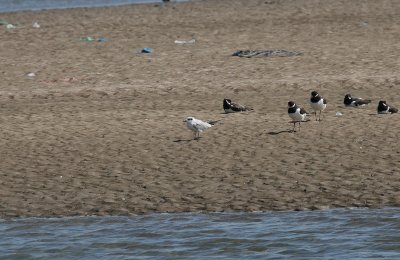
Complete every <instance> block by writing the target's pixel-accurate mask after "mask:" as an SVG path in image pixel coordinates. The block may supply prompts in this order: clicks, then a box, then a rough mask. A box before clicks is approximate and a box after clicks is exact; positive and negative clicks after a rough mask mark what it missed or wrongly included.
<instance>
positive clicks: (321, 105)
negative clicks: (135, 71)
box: [310, 91, 326, 121]
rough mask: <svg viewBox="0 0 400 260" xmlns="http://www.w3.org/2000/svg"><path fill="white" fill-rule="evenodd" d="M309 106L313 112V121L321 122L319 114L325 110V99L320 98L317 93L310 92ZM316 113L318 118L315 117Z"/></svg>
mask: <svg viewBox="0 0 400 260" xmlns="http://www.w3.org/2000/svg"><path fill="white" fill-rule="evenodd" d="M310 105H311V108H312V109H313V110H314V112H315V120H318V121H321V113H322V111H324V109H325V108H326V99H325V98H323V97H322V96H320V94H318V92H317V91H313V92H311V98H310ZM318 111H319V116H318V117H317V112H318Z"/></svg>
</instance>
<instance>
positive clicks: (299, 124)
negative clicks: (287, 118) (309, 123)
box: [299, 121, 301, 132]
mask: <svg viewBox="0 0 400 260" xmlns="http://www.w3.org/2000/svg"><path fill="white" fill-rule="evenodd" d="M300 124H301V121H299V132H300Z"/></svg>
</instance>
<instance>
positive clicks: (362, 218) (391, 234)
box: [0, 208, 400, 259]
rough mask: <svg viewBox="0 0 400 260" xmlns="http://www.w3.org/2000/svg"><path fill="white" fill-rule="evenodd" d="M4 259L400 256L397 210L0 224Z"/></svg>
mask: <svg viewBox="0 0 400 260" xmlns="http://www.w3.org/2000/svg"><path fill="white" fill-rule="evenodd" d="M0 234H1V236H0V259H146V258H147V259H210V258H218V259H282V258H294V259H309V258H310V257H320V258H321V259H340V258H344V259H350V258H351V259H355V258H356V259H361V258H382V257H386V258H389V259H399V258H400V209H399V208H386V209H335V210H323V211H303V212H266V213H211V214H201V213H184V214H180V213H179V214H178V213H176V214H151V215H143V216H129V217H111V216H108V217H68V218H51V219H44V218H26V219H15V220H2V221H0Z"/></svg>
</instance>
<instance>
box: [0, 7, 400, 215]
mask: <svg viewBox="0 0 400 260" xmlns="http://www.w3.org/2000/svg"><path fill="white" fill-rule="evenodd" d="M399 13H400V1H396V0H382V1H376V0H353V1H328V0H296V1H294V0H263V1H259V0H218V1H211V0H210V1H197V2H190V3H181V4H173V3H171V4H165V5H132V6H124V7H113V8H90V9H70V10H52V11H42V12H18V13H8V14H1V15H0V19H3V20H7V21H9V22H11V23H19V24H20V26H19V27H18V28H15V29H9V30H7V29H6V28H5V27H4V26H2V27H0V39H1V41H0V75H1V76H0V79H1V80H0V104H1V113H0V123H1V127H0V136H1V138H0V158H1V160H0V185H1V189H0V216H2V217H15V216H63V215H86V214H96V215H104V214H131V213H146V212H182V211H264V210H286V209H289V210H303V209H323V208H330V207H364V206H366V207H384V206H399V205H400V171H399V169H400V158H399V155H400V147H399V145H398V140H399V137H400V131H399V126H400V122H399V116H398V115H397V114H394V115H376V106H377V104H378V101H379V100H381V99H385V100H387V101H388V103H390V104H393V105H394V106H397V107H400V90H399V88H400V75H399V68H400V58H399V53H400V15H399ZM34 21H38V23H39V24H40V25H41V28H32V26H31V25H32V23H33V22H34ZM84 36H92V37H94V38H99V37H105V38H107V40H108V41H107V42H103V43H102V42H82V41H80V40H79V39H80V37H84ZM192 38H194V39H196V42H195V43H194V44H190V45H178V44H175V43H174V41H175V40H177V39H192ZM144 47H149V48H152V49H153V52H152V53H150V54H138V53H137V52H138V51H139V50H141V49H142V48H144ZM240 49H261V50H267V49H285V50H290V51H300V52H303V53H304V54H303V55H302V56H293V57H262V58H261V57H260V58H239V57H232V56H231V54H232V53H233V52H235V51H236V50H240ZM32 72H33V73H35V76H34V77H29V76H27V74H28V73H32ZM312 90H317V91H319V92H320V93H321V94H322V95H323V96H324V97H326V98H327V100H328V107H327V109H326V110H325V111H324V113H323V120H322V121H321V122H316V121H314V120H313V119H314V118H312V120H311V121H309V122H307V123H303V124H302V128H301V131H300V132H296V133H290V132H289V130H290V129H291V128H292V125H291V124H290V123H289V121H290V119H289V117H288V115H287V102H288V101H289V100H294V101H295V102H297V103H298V104H299V105H301V106H304V107H305V108H306V109H307V110H311V109H310V106H309V103H308V100H309V96H310V92H311V91H312ZM347 93H351V94H352V95H353V96H359V97H363V98H370V99H372V103H371V105H370V106H369V107H366V108H361V109H355V108H344V107H343V104H342V102H343V97H344V95H345V94H347ZM225 97H229V98H231V99H233V100H234V101H237V102H239V103H242V104H245V105H249V106H251V107H253V108H254V111H252V112H245V113H240V114H224V113H223V110H222V100H223V98H225ZM336 112H341V113H342V114H343V116H341V117H336V116H335V114H336ZM187 116H194V117H196V118H200V119H203V120H220V121H219V122H218V124H217V125H215V126H214V127H213V128H211V129H208V130H207V131H206V132H204V133H202V135H201V136H202V138H201V139H200V140H198V141H193V140H191V138H192V137H193V134H192V133H191V132H190V131H189V130H188V129H187V128H186V127H185V125H184V123H183V122H182V121H183V120H184V119H185V118H186V117H187Z"/></svg>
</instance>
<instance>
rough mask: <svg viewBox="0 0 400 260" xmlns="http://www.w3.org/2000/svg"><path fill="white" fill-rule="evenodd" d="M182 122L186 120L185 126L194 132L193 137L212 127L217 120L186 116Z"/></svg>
mask: <svg viewBox="0 0 400 260" xmlns="http://www.w3.org/2000/svg"><path fill="white" fill-rule="evenodd" d="M183 122H186V126H187V128H189V129H190V130H192V131H193V132H194V139H198V138H200V133H201V132H203V131H204V130H206V129H208V128H210V127H212V126H213V125H214V124H215V123H216V122H217V121H209V122H204V121H202V120H200V119H196V118H194V117H191V116H189V117H187V118H186V119H185V120H184V121H183Z"/></svg>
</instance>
